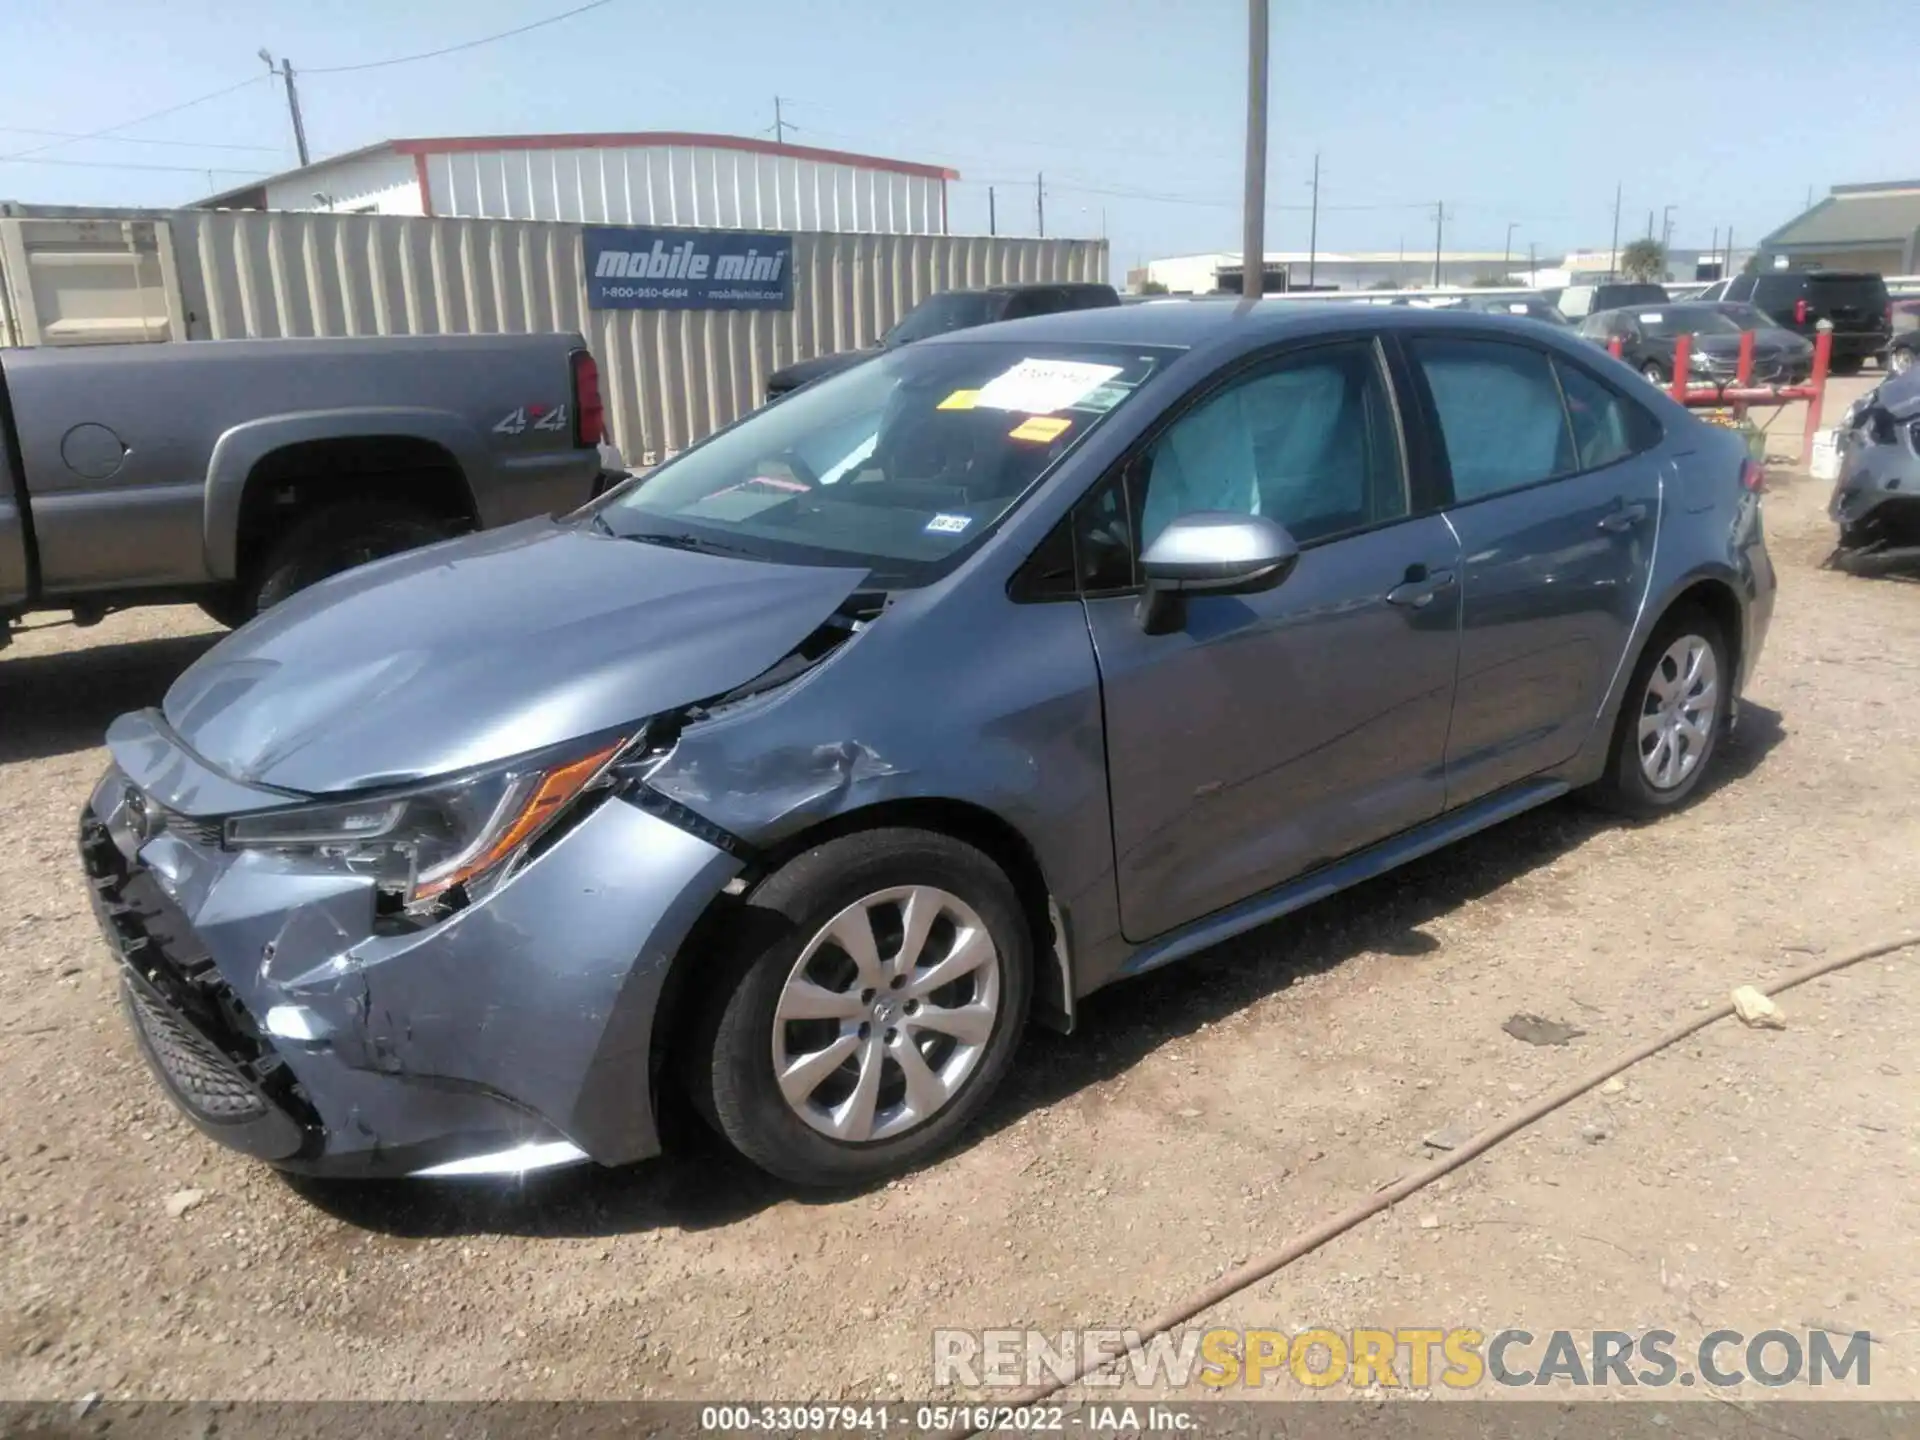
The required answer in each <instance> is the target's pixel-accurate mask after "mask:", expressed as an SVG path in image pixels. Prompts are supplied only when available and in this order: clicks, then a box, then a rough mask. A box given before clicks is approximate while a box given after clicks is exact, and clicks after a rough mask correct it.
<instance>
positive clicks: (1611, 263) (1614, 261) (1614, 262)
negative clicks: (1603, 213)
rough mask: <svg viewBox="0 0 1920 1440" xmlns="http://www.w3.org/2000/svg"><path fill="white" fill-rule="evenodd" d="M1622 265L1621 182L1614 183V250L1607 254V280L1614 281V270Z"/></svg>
mask: <svg viewBox="0 0 1920 1440" xmlns="http://www.w3.org/2000/svg"><path fill="white" fill-rule="evenodd" d="M1619 264H1620V182H1619V181H1617V180H1616V181H1614V183H1613V249H1611V250H1609V251H1608V252H1607V279H1609V280H1611V279H1613V272H1614V269H1615V268H1616V267H1617V266H1618V265H1619Z"/></svg>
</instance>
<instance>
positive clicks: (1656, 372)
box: [1640, 360, 1667, 385]
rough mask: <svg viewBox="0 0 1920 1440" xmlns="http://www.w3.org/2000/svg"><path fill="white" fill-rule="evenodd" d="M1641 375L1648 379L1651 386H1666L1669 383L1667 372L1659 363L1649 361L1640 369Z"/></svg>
mask: <svg viewBox="0 0 1920 1440" xmlns="http://www.w3.org/2000/svg"><path fill="white" fill-rule="evenodd" d="M1640 373H1641V374H1642V375H1644V376H1645V377H1646V379H1647V383H1648V384H1649V385H1665V384H1666V383H1667V372H1666V370H1665V369H1664V368H1663V367H1662V366H1661V365H1660V364H1659V362H1657V361H1654V360H1649V361H1647V363H1646V364H1644V365H1642V366H1641V367H1640Z"/></svg>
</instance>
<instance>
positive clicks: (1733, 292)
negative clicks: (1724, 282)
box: [1727, 275, 1753, 300]
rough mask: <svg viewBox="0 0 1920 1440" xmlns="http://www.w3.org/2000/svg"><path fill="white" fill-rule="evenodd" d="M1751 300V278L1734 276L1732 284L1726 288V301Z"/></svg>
mask: <svg viewBox="0 0 1920 1440" xmlns="http://www.w3.org/2000/svg"><path fill="white" fill-rule="evenodd" d="M1752 298H1753V276H1751V275H1736V276H1735V277H1734V279H1733V283H1732V284H1730V285H1728V286H1727V299H1729V300H1751V299H1752Z"/></svg>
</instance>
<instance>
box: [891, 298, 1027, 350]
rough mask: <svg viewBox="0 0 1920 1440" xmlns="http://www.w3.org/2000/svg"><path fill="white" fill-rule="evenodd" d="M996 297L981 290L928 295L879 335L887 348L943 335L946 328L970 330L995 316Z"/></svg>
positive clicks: (998, 306) (996, 313) (997, 312)
mask: <svg viewBox="0 0 1920 1440" xmlns="http://www.w3.org/2000/svg"><path fill="white" fill-rule="evenodd" d="M999 310H1000V300H999V297H998V296H994V295H989V294H987V293H986V292H985V291H984V290H949V291H947V292H946V293H945V294H941V295H929V296H928V297H927V298H926V299H924V300H922V301H921V302H920V303H919V304H918V305H916V306H914V307H913V309H911V310H909V311H908V312H907V313H906V314H905V315H903V316H901V317H900V323H899V324H898V325H895V326H894V327H893V329H891V330H889V331H888V332H887V333H886V334H884V335H882V336H881V337H880V343H881V344H882V345H885V346H887V347H888V348H889V349H891V348H892V347H893V346H895V345H905V344H907V343H908V342H909V341H913V340H925V339H926V338H927V337H928V336H929V335H944V334H946V333H947V332H948V331H949V330H970V329H972V328H973V327H974V326H975V325H986V324H988V323H990V322H991V321H993V320H996V319H998V318H999Z"/></svg>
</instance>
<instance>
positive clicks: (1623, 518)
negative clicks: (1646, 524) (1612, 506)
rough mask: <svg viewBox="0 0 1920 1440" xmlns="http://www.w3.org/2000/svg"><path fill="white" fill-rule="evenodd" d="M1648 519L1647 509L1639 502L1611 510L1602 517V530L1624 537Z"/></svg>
mask: <svg viewBox="0 0 1920 1440" xmlns="http://www.w3.org/2000/svg"><path fill="white" fill-rule="evenodd" d="M1646 518H1647V507H1646V506H1644V505H1642V504H1640V503H1639V502H1638V501H1636V502H1635V503H1633V504H1632V505H1622V506H1620V507H1619V508H1618V509H1617V510H1609V511H1608V512H1607V513H1606V514H1605V515H1602V516H1601V517H1600V528H1601V529H1602V530H1607V531H1610V532H1612V533H1613V534H1615V535H1624V534H1625V533H1626V532H1627V531H1629V530H1631V529H1633V527H1634V526H1636V525H1638V524H1639V523H1640V522H1641V521H1642V520H1644V519H1646Z"/></svg>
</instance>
